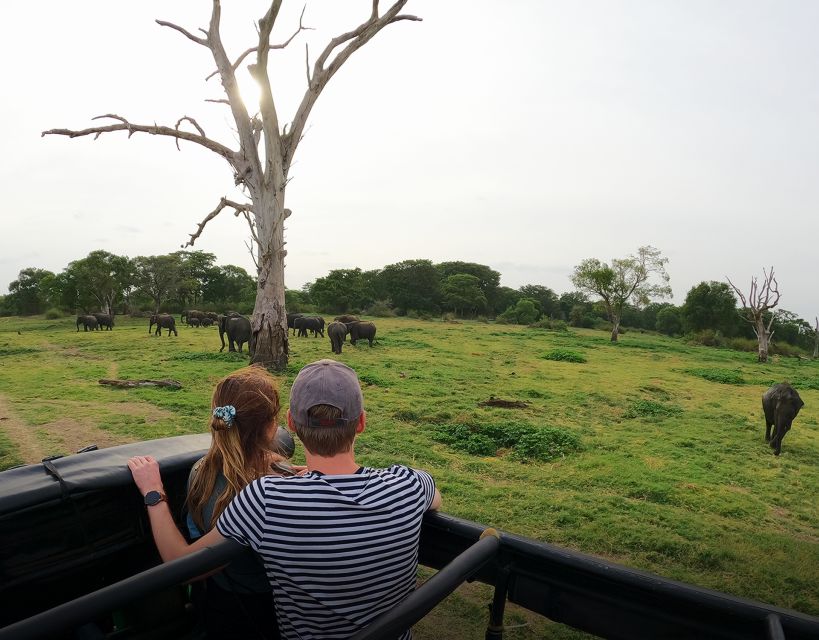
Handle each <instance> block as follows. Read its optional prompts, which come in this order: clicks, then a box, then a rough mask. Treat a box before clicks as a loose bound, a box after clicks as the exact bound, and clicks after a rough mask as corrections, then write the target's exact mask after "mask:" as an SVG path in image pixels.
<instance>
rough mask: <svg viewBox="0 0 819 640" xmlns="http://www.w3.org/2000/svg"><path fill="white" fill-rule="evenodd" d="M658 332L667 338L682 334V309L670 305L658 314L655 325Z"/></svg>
mask: <svg viewBox="0 0 819 640" xmlns="http://www.w3.org/2000/svg"><path fill="white" fill-rule="evenodd" d="M655 327H656V329H657V331H659V332H660V333H664V334H665V335H667V336H678V335H680V334H681V333H682V314H681V313H680V308H679V307H675V306H674V305H668V306H665V307H663V308H662V309H660V311H659V312H658V313H657V321H656V325H655Z"/></svg>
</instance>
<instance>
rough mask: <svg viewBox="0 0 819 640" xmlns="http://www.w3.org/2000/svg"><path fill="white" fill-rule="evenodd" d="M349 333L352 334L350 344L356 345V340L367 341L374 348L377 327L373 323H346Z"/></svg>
mask: <svg viewBox="0 0 819 640" xmlns="http://www.w3.org/2000/svg"><path fill="white" fill-rule="evenodd" d="M345 326H346V327H347V331H348V332H349V333H350V344H355V341H356V340H359V339H365V340H369V341H370V346H373V340H375V325H374V324H373V323H372V322H348V323H345Z"/></svg>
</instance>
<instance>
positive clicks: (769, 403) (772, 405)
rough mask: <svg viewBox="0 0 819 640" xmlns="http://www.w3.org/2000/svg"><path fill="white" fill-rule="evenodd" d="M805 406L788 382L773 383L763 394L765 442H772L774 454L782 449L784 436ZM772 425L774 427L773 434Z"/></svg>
mask: <svg viewBox="0 0 819 640" xmlns="http://www.w3.org/2000/svg"><path fill="white" fill-rule="evenodd" d="M804 406H805V403H804V402H802V398H800V397H799V394H798V393H797V392H796V389H794V388H793V387H792V386H791V385H789V384H788V383H787V382H780V383H779V384H775V385H773V386H772V387H771V388H770V389H768V390H767V391H766V392H765V393H764V394H763V395H762V410H763V411H764V412H765V442H770V444H771V448H772V449H773V450H774V455H776V456H778V455H779V453H780V451H782V438H784V437H785V434H786V433H788V431H790V428H791V423H793V419H794V418H795V417H796V416H797V414H798V413H799V410H800V409H801V408H802V407H804ZM771 427H773V428H774V430H773V436H771Z"/></svg>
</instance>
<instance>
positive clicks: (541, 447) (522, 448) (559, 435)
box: [512, 427, 581, 462]
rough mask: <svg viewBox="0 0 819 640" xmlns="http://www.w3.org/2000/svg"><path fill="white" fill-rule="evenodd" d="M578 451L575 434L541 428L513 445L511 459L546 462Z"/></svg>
mask: <svg viewBox="0 0 819 640" xmlns="http://www.w3.org/2000/svg"><path fill="white" fill-rule="evenodd" d="M580 449H581V444H580V438H579V437H578V435H577V434H576V433H574V432H572V431H566V430H565V429H558V428H556V427H542V428H540V429H538V430H536V431H534V432H532V433H527V434H526V435H524V436H522V437H521V439H520V440H519V441H518V442H517V444H516V445H515V449H514V451H513V452H512V457H513V458H515V459H517V460H524V461H525V460H541V461H544V462H546V461H549V460H554V459H555V458H562V457H564V456H566V455H567V454H569V453H572V452H574V451H579V450H580Z"/></svg>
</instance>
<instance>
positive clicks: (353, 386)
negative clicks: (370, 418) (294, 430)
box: [290, 359, 364, 427]
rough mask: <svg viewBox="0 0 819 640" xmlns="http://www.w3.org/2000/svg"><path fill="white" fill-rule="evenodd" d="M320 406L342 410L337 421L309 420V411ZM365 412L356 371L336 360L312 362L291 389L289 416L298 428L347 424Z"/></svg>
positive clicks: (299, 375) (298, 376)
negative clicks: (324, 405)
mask: <svg viewBox="0 0 819 640" xmlns="http://www.w3.org/2000/svg"><path fill="white" fill-rule="evenodd" d="M318 404H326V405H329V406H331V407H335V408H337V409H339V410H340V411H341V417H340V418H338V419H337V420H330V421H329V422H328V421H326V420H321V419H319V418H310V417H309V416H308V412H309V411H310V409H312V408H313V407H315V406H316V405H318ZM363 410H364V398H363V396H362V395H361V385H360V384H359V382H358V376H357V375H356V372H355V371H353V370H352V369H351V368H350V367H348V366H347V365H346V364H344V363H342V362H337V361H336V360H328V359H325V360H319V361H318V362H312V363H310V364H308V365H305V367H304V368H303V369H302V370H301V371H299V374H298V375H297V376H296V379H295V380H294V381H293V387H292V389H291V390H290V414H291V415H292V416H293V420H294V422H295V423H296V424H297V425H300V426H310V427H324V426H335V425H339V426H340V425H343V424H346V423H347V421H349V420H353V419H355V418H358V417H359V416H360V415H361V413H362V411H363Z"/></svg>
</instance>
